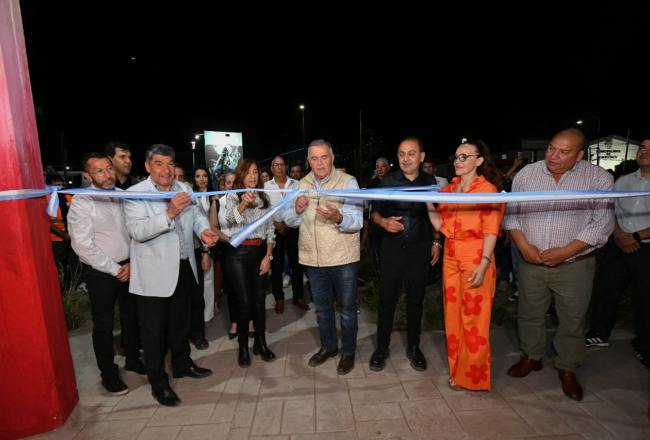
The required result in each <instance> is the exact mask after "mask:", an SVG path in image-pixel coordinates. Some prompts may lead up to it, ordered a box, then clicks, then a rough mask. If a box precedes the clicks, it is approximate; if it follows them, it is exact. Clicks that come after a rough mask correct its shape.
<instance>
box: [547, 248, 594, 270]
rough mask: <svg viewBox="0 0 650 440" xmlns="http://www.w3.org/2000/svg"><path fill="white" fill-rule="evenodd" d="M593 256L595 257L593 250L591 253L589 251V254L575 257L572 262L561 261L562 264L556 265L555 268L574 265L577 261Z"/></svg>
mask: <svg viewBox="0 0 650 440" xmlns="http://www.w3.org/2000/svg"><path fill="white" fill-rule="evenodd" d="M595 256H596V249H594V250H593V251H591V252H589V253H587V254H584V255H578V256H577V257H575V258H574V259H573V260H569V261H563V262H562V263H560V264H558V265H557V266H555V267H558V266H562V265H564V264H571V263H575V262H577V261H582V260H586V259H587V258H592V257H595Z"/></svg>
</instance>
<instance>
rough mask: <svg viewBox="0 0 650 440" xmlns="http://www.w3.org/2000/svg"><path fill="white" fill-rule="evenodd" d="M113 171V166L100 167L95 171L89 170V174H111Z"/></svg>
mask: <svg viewBox="0 0 650 440" xmlns="http://www.w3.org/2000/svg"><path fill="white" fill-rule="evenodd" d="M112 172H113V167H108V168H100V169H98V170H94V171H89V172H88V174H92V175H95V174H106V175H107V176H108V175H110V174H111V173H112Z"/></svg>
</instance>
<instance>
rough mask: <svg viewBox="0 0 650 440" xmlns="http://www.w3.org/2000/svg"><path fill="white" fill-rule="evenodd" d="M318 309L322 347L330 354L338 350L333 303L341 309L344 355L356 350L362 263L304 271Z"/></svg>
mask: <svg viewBox="0 0 650 440" xmlns="http://www.w3.org/2000/svg"><path fill="white" fill-rule="evenodd" d="M305 268H306V270H307V276H308V277H309V282H310V284H311V296H312V299H313V300H314V304H315V305H316V320H317V322H318V330H319V332H320V342H321V347H323V348H324V349H325V350H327V351H333V350H336V349H337V348H338V343H337V339H336V316H335V313H334V300H335V299H336V301H337V302H338V304H339V305H340V306H341V339H342V345H343V348H342V351H343V353H344V354H354V352H355V351H356V349H357V331H358V323H357V274H358V273H359V262H358V261H357V262H355V263H349V264H342V265H340V266H332V267H310V266H306V267H305Z"/></svg>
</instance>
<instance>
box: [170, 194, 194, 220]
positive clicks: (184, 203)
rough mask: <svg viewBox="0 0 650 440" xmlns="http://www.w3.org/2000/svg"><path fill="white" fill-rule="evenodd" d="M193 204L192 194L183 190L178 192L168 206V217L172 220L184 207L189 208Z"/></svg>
mask: <svg viewBox="0 0 650 440" xmlns="http://www.w3.org/2000/svg"><path fill="white" fill-rule="evenodd" d="M191 204H192V200H191V199H190V195H189V194H188V193H186V192H181V193H178V194H176V195H175V196H174V197H173V198H172V199H171V200H170V201H169V206H168V207H167V217H169V219H170V220H174V219H175V218H176V217H177V216H178V215H179V214H180V213H181V212H183V209H185V208H187V207H188V206H190V205H191Z"/></svg>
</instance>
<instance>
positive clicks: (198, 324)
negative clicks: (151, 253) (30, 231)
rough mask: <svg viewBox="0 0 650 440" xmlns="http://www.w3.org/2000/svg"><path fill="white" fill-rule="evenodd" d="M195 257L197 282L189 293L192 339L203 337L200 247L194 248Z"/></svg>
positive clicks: (203, 303)
mask: <svg viewBox="0 0 650 440" xmlns="http://www.w3.org/2000/svg"><path fill="white" fill-rule="evenodd" d="M194 256H195V257H196V272H197V275H198V277H199V282H198V283H194V289H192V295H191V304H192V305H191V310H192V311H191V313H190V339H191V340H193V341H196V340H199V339H205V319H204V317H205V315H204V312H205V298H204V297H203V285H204V283H203V268H202V267H201V257H202V256H203V254H202V253H201V249H200V248H199V249H194Z"/></svg>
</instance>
